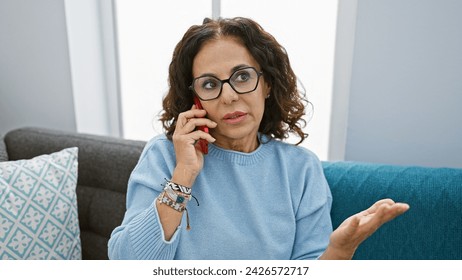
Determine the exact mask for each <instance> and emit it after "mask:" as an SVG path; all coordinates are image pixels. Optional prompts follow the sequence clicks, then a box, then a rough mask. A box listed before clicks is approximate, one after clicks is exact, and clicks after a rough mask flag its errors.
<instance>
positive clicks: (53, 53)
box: [0, 0, 76, 135]
mask: <svg viewBox="0 0 462 280" xmlns="http://www.w3.org/2000/svg"><path fill="white" fill-rule="evenodd" d="M22 126H41V127H48V128H55V129H62V130H67V131H75V130H76V123H75V117H74V105H73V99H72V84H71V74H70V66H69V52H68V45H67V34H66V19H65V16H64V4H63V1H60V0H46V1H27V0H1V1H0V135H3V134H5V133H6V132H7V131H9V130H11V129H13V128H18V127H22Z"/></svg>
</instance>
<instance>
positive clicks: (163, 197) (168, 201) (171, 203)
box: [157, 192, 186, 212]
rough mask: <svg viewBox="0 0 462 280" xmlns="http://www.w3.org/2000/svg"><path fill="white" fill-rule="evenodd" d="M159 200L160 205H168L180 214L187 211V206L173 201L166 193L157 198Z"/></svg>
mask: <svg viewBox="0 0 462 280" xmlns="http://www.w3.org/2000/svg"><path fill="white" fill-rule="evenodd" d="M157 200H158V201H159V202H160V203H163V204H166V205H168V206H170V207H171V208H173V209H175V210H176V211H178V212H183V211H184V210H185V209H186V206H185V205H184V204H181V203H178V202H176V201H174V200H172V198H171V197H169V196H168V194H167V193H166V192H162V193H161V194H160V195H159V197H158V198H157Z"/></svg>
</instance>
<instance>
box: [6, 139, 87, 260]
mask: <svg viewBox="0 0 462 280" xmlns="http://www.w3.org/2000/svg"><path fill="white" fill-rule="evenodd" d="M77 154H78V148H76V147H74V148H68V149H64V150H62V151H60V152H56V153H53V154H50V155H41V156H38V157H35V158H33V159H29V160H17V161H7V162H0V260H1V259H81V258H82V253H81V252H82V251H81V245H80V229H79V221H78V213H77V196H76V192H75V189H76V186H77V165H78V162H77Z"/></svg>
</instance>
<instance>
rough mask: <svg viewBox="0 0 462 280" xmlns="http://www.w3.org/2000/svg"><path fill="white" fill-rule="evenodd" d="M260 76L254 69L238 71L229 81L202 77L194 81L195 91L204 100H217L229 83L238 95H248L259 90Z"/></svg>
mask: <svg viewBox="0 0 462 280" xmlns="http://www.w3.org/2000/svg"><path fill="white" fill-rule="evenodd" d="M258 78H259V75H258V73H257V71H256V70H255V69H254V68H252V67H249V68H242V69H238V70H236V71H235V72H234V73H233V74H232V75H231V77H229V79H226V80H219V79H217V78H216V77H214V76H209V75H207V76H202V77H199V78H196V79H195V80H194V84H193V87H194V91H195V92H196V94H197V95H199V97H200V98H201V99H203V100H210V99H215V98H217V97H218V96H219V95H220V93H221V90H222V88H223V84H224V83H226V82H228V83H229V84H230V85H231V87H232V88H233V89H234V90H235V91H236V92H237V93H248V92H251V91H254V90H255V89H256V88H257V84H258Z"/></svg>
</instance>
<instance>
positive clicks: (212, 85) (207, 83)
mask: <svg viewBox="0 0 462 280" xmlns="http://www.w3.org/2000/svg"><path fill="white" fill-rule="evenodd" d="M201 87H202V88H203V89H214V88H216V87H217V82H216V81H215V80H207V81H204V82H203V83H202V86H201Z"/></svg>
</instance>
